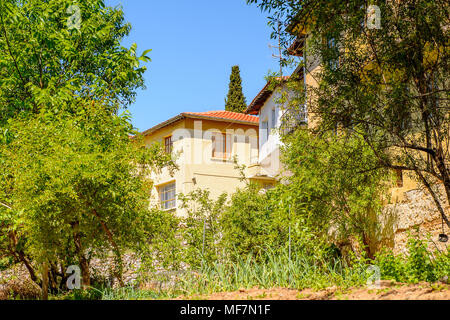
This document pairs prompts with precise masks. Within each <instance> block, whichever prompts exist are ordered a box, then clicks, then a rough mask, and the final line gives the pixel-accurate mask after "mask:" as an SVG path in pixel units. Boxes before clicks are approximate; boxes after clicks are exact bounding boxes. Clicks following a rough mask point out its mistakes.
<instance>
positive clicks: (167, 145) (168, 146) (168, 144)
mask: <svg viewBox="0 0 450 320" xmlns="http://www.w3.org/2000/svg"><path fill="white" fill-rule="evenodd" d="M172 147H173V142H172V136H169V137H165V138H164V150H165V151H166V153H172Z"/></svg>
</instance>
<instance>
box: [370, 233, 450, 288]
mask: <svg viewBox="0 0 450 320" xmlns="http://www.w3.org/2000/svg"><path fill="white" fill-rule="evenodd" d="M375 264H376V265H377V266H379V267H380V272H381V278H382V279H386V280H391V279H393V280H396V281H399V282H408V283H417V282H420V281H428V282H434V281H436V280H439V279H442V278H443V277H445V276H447V277H448V276H449V275H450V249H448V250H447V252H439V251H435V252H431V251H430V250H429V249H428V248H427V245H426V243H425V241H424V240H422V239H419V238H418V236H410V237H409V239H408V252H407V254H406V255H401V254H399V255H395V254H394V253H393V252H392V251H391V250H387V249H385V250H383V251H382V252H380V253H379V254H377V256H376V259H375Z"/></svg>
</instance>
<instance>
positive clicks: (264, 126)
mask: <svg viewBox="0 0 450 320" xmlns="http://www.w3.org/2000/svg"><path fill="white" fill-rule="evenodd" d="M261 135H262V141H263V143H264V142H266V141H267V140H268V139H269V122H268V121H267V120H266V121H263V122H261Z"/></svg>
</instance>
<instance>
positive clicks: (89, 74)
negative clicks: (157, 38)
mask: <svg viewBox="0 0 450 320" xmlns="http://www.w3.org/2000/svg"><path fill="white" fill-rule="evenodd" d="M72 5H74V2H73V1H71V0H54V1H40V0H26V1H19V0H2V1H1V2H0V51H1V52H2V56H1V57H0V86H1V88H2V90H1V91H0V123H4V122H5V120H6V119H8V118H10V117H14V116H15V115H17V114H19V113H21V112H33V113H37V112H39V110H41V109H47V110H49V111H51V112H53V113H57V112H62V111H63V110H62V108H64V109H65V110H66V111H69V112H70V111H73V110H76V109H77V108H78V106H79V104H80V101H83V100H94V101H102V102H103V105H104V106H105V107H107V108H109V109H110V110H111V111H116V110H118V108H120V107H126V106H127V105H129V104H130V103H132V102H133V101H134V98H135V95H136V89H138V88H143V87H144V81H143V77H142V75H143V73H144V71H145V69H146V68H145V66H141V65H140V62H146V61H149V58H148V57H147V56H146V54H147V53H148V51H149V50H147V51H145V52H144V53H143V54H142V55H141V56H138V55H137V52H136V50H137V46H136V44H133V45H132V46H131V48H125V47H123V46H122V45H121V44H120V42H121V40H122V39H123V38H124V37H125V36H127V35H128V34H129V32H130V30H131V26H130V24H128V23H125V22H124V14H123V12H122V10H121V9H120V8H112V7H107V6H105V3H104V1H103V0H80V1H77V2H76V7H77V8H79V13H80V19H81V21H80V24H79V27H80V28H79V29H77V28H73V27H72V28H71V27H70V24H68V21H70V20H69V19H71V18H72V15H73V14H75V13H70V12H71V11H69V12H68V9H69V7H70V6H72Z"/></svg>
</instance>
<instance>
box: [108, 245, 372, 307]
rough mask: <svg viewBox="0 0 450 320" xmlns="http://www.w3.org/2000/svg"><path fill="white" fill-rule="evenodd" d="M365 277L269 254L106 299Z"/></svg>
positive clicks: (357, 281) (358, 269)
mask: <svg viewBox="0 0 450 320" xmlns="http://www.w3.org/2000/svg"><path fill="white" fill-rule="evenodd" d="M366 278H367V275H366V273H365V266H364V265H363V264H357V265H356V266H354V267H353V268H349V267H347V266H345V265H344V264H343V263H342V262H341V261H340V260H335V261H334V262H333V263H332V264H329V263H328V264H327V263H325V262H324V261H320V260H319V261H314V260H313V259H311V258H309V257H306V256H296V257H294V258H292V259H291V260H289V257H288V256H287V254H280V253H275V252H273V251H268V252H267V253H266V255H265V256H264V257H262V259H259V260H255V259H254V257H252V256H248V257H246V258H241V259H237V260H236V261H233V262H232V261H229V262H227V263H219V262H214V263H210V264H204V267H203V269H202V270H199V271H191V272H183V273H182V276H179V277H177V278H173V279H172V281H171V282H172V286H169V287H166V288H165V289H164V290H160V291H142V290H137V289H133V288H122V289H117V290H111V289H107V290H105V291H104V294H103V299H108V300H114V299H164V298H173V297H175V296H179V295H184V296H195V295H202V294H209V293H212V292H223V291H236V290H239V289H242V288H245V289H249V288H253V287H258V288H273V287H284V288H292V289H298V290H301V289H304V288H313V289H317V290H318V289H322V288H326V287H329V286H333V285H336V286H339V287H342V288H348V287H350V286H357V285H362V284H364V283H365V281H366Z"/></svg>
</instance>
